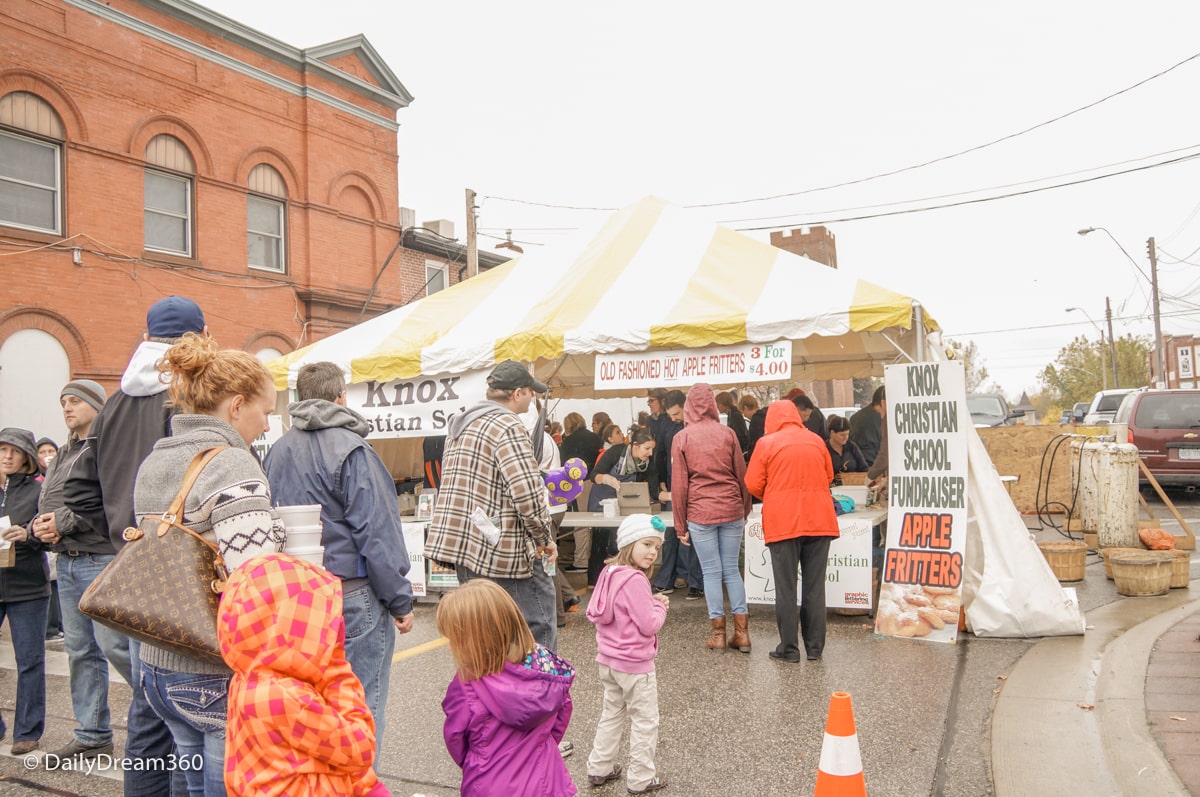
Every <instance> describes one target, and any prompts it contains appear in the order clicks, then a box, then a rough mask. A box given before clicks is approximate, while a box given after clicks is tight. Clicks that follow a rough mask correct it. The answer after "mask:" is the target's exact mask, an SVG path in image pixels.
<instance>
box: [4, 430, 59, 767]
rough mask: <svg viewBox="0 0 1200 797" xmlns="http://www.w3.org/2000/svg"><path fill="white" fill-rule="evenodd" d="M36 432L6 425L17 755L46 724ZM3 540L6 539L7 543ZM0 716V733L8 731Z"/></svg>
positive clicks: (46, 593) (7, 591) (45, 593)
mask: <svg viewBox="0 0 1200 797" xmlns="http://www.w3.org/2000/svg"><path fill="white" fill-rule="evenodd" d="M39 473H40V469H39V467H38V459H37V445H36V444H35V443H34V437H33V432H30V431H27V430H25V429H17V428H15V427H9V428H7V429H0V480H2V481H3V485H2V486H0V538H2V539H3V543H7V547H6V549H5V550H3V551H0V559H2V558H3V557H6V556H7V557H12V558H10V559H9V560H8V561H12V562H13V564H12V565H11V566H9V567H0V622H3V621H4V620H5V619H7V620H8V626H9V629H10V630H11V632H12V642H13V653H14V654H15V656H16V659H17V707H16V718H15V719H14V721H13V737H12V738H13V745H12V754H13V755H26V754H28V753H30V752H32V751H33V750H36V749H37V746H38V742H39V741H40V740H41V738H42V730H43V729H44V728H45V725H46V612H47V609H48V608H49V606H50V569H49V566H48V564H47V562H46V545H45V544H43V543H42V542H39V541H38V539H37V538H36V537H34V536H33V531H32V525H33V518H34V516H35V515H37V506H38V497H39V496H40V495H41V493H42V477H41V476H40V475H39ZM3 543H0V544H3ZM6 733H7V731H6V729H5V728H4V720H3V718H0V735H4V734H6Z"/></svg>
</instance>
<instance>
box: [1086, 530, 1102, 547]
mask: <svg viewBox="0 0 1200 797" xmlns="http://www.w3.org/2000/svg"><path fill="white" fill-rule="evenodd" d="M1083 544H1084V545H1086V546H1087V547H1088V550H1089V551H1098V550H1100V533H1099V532H1097V531H1085V532H1083Z"/></svg>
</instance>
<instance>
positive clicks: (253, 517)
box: [133, 415, 284, 674]
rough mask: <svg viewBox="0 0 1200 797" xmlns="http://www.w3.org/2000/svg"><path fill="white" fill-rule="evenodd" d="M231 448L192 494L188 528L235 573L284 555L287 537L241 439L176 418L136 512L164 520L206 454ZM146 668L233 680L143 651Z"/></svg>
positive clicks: (206, 423) (203, 418)
mask: <svg viewBox="0 0 1200 797" xmlns="http://www.w3.org/2000/svg"><path fill="white" fill-rule="evenodd" d="M214 446H230V448H229V449H228V450H226V451H222V452H221V453H220V454H217V456H216V457H215V458H214V459H213V460H212V461H211V462H209V463H208V466H207V467H205V468H204V470H203V471H202V472H201V473H200V477H199V478H198V479H197V480H196V483H195V485H193V486H192V489H191V492H190V493H188V497H187V502H186V503H185V504H184V507H183V524H184V525H185V526H187V527H188V528H190V529H191V530H192V531H194V532H196V533H197V534H200V535H201V536H203V537H204V538H205V539H207V540H208V541H209V542H215V543H216V544H217V549H218V550H219V551H220V553H221V556H222V557H224V559H225V565H226V566H227V567H228V568H229V569H230V570H233V569H234V568H237V567H239V566H240V565H241V564H242V563H243V562H245V561H247V560H248V559H251V558H253V557H255V556H257V555H259V554H262V553H269V552H273V551H278V550H280V549H282V547H283V539H284V529H283V526H282V525H280V524H279V522H278V521H273V520H272V518H271V513H270V509H271V493H270V488H269V487H268V486H267V477H266V476H265V475H264V474H263V471H262V468H261V467H260V466H259V464H258V460H257V459H255V458H254V455H253V454H252V453H250V449H249V448H248V447H247V446H246V443H245V441H244V440H242V436H241V435H240V434H239V433H238V432H237V430H235V429H234V428H233V427H232V426H230V425H229V424H227V423H225V421H222V420H220V419H219V418H215V417H213V416H211V415H176V416H174V417H173V418H172V419H171V437H164V438H163V439H162V440H159V441H158V443H156V444H155V446H154V450H153V451H151V452H150V455H149V456H148V457H146V460H145V461H144V462H143V463H142V466H141V468H139V469H138V474H137V482H136V484H135V485H134V490H133V507H134V512H135V514H136V515H137V517H138V519H139V520H141V519H142V518H143V517H145V516H146V515H159V514H162V513H163V512H165V511H166V510H167V509H168V508H169V507H170V505H171V502H172V501H173V500H174V499H175V496H176V494H178V492H179V488H180V486H181V485H182V483H183V476H184V473H186V472H187V467H188V465H189V464H190V463H191V461H192V458H193V457H195V456H196V454H198V453H200V452H201V451H203V450H204V449H206V448H212V447H214ZM141 650H142V661H144V662H146V663H148V664H153V665H154V666H155V667H160V668H162V669H165V670H170V671H171V672H187V673H213V674H229V672H230V671H229V669H228V668H227V667H225V666H224V665H220V664H210V663H209V662H207V661H204V660H202V659H196V658H191V657H188V656H180V655H178V654H176V653H172V652H171V651H168V650H164V649H162V648H158V647H154V646H153V645H148V644H143V645H142V647H141Z"/></svg>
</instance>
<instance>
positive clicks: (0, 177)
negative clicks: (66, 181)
mask: <svg viewBox="0 0 1200 797" xmlns="http://www.w3.org/2000/svg"><path fill="white" fill-rule="evenodd" d="M0 136H6V137H9V138H15V139H21V140H22V141H27V142H29V143H31V144H34V145H36V146H39V147H45V148H46V149H49V150H51V151H53V153H54V182H53V184H52V185H49V184H48V185H39V184H37V183H30V182H27V181H25V180H17V179H15V178H13V177H8V176H6V175H4V174H0V191H3V190H4V185H6V184H8V185H22V186H32V187H34V188H40V189H43V190H47V191H52V192H53V193H54V226H52V227H33V226H30V225H28V224H21V223H18V222H17V221H15V220H13V219H0V224H3V225H4V226H6V227H16V228H18V229H22V230H36V231H38V232H48V233H53V234H55V235H61V234H62V144H59V143H55V142H50V141H43V140H41V139H37V138H33V137H32V136H23V135H21V134H19V133H15V132H13V131H11V130H0Z"/></svg>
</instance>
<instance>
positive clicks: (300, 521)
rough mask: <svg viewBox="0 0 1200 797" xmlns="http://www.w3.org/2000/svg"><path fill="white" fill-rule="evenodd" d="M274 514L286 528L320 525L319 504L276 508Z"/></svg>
mask: <svg viewBox="0 0 1200 797" xmlns="http://www.w3.org/2000/svg"><path fill="white" fill-rule="evenodd" d="M275 514H277V515H278V516H279V519H280V520H282V521H283V525H284V526H285V527H287V528H289V529H290V528H291V527H293V526H319V525H321V505H320V504H297V505H295V506H277V507H275Z"/></svg>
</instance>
